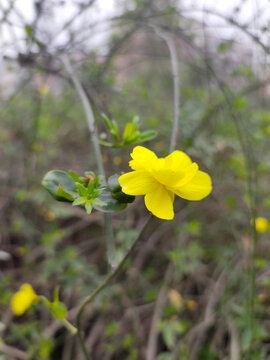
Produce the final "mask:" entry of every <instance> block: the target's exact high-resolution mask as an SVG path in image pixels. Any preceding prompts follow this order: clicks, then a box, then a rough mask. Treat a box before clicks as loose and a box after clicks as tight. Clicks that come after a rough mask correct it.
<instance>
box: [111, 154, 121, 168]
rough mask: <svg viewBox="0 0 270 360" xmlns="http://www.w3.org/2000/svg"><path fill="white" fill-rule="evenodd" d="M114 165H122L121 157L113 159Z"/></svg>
mask: <svg viewBox="0 0 270 360" xmlns="http://www.w3.org/2000/svg"><path fill="white" fill-rule="evenodd" d="M113 163H114V165H117V166H118V165H121V164H122V158H121V157H120V156H115V157H114V158H113Z"/></svg>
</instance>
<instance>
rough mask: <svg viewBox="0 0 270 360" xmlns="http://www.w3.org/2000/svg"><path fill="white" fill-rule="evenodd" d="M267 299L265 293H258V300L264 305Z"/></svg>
mask: <svg viewBox="0 0 270 360" xmlns="http://www.w3.org/2000/svg"><path fill="white" fill-rule="evenodd" d="M267 299H268V296H267V295H266V294H265V293H260V294H259V295H258V300H259V302H261V303H265V302H266V301H267Z"/></svg>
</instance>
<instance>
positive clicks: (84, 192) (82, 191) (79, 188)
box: [76, 183, 88, 196]
mask: <svg viewBox="0 0 270 360" xmlns="http://www.w3.org/2000/svg"><path fill="white" fill-rule="evenodd" d="M76 186H77V191H78V194H79V195H80V196H86V195H87V194H88V191H87V188H86V187H84V186H83V185H82V184H79V183H76Z"/></svg>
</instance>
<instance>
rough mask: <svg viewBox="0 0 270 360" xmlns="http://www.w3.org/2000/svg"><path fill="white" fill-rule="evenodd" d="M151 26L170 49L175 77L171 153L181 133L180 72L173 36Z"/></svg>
mask: <svg viewBox="0 0 270 360" xmlns="http://www.w3.org/2000/svg"><path fill="white" fill-rule="evenodd" d="M150 26H151V27H152V28H153V29H154V30H155V32H156V34H157V35H158V36H159V37H160V38H162V39H163V40H164V41H165V42H166V44H167V46H168V49H169V52H170V58H171V65H172V76H173V111H174V114H173V125H172V131H171V141H170V152H172V151H174V150H175V148H176V144H177V136H178V131H179V117H180V71H179V64H178V57H177V51H176V47H175V42H174V40H173V38H172V34H170V33H168V32H165V31H163V30H161V29H160V28H159V27H157V26H156V25H153V24H150Z"/></svg>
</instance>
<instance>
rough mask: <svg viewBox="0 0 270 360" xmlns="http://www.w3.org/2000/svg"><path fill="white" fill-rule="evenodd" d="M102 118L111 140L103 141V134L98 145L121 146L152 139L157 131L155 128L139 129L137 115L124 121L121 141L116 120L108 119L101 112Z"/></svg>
mask: <svg viewBox="0 0 270 360" xmlns="http://www.w3.org/2000/svg"><path fill="white" fill-rule="evenodd" d="M103 119H104V121H105V124H106V126H107V128H108V130H109V132H110V133H111V135H112V137H113V142H107V141H105V139H104V136H103V137H101V138H100V141H99V143H100V145H102V146H105V147H113V148H122V147H125V146H129V145H133V144H138V143H143V142H146V141H149V140H152V139H154V138H155V137H156V136H157V132H156V131H155V130H146V131H140V130H139V123H140V119H139V117H138V116H134V117H133V119H132V121H130V122H128V123H126V126H125V128H124V131H123V135H122V141H121V140H120V134H119V128H118V125H117V122H116V121H115V120H110V119H109V118H108V116H107V115H105V114H103ZM105 138H106V136H105Z"/></svg>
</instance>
